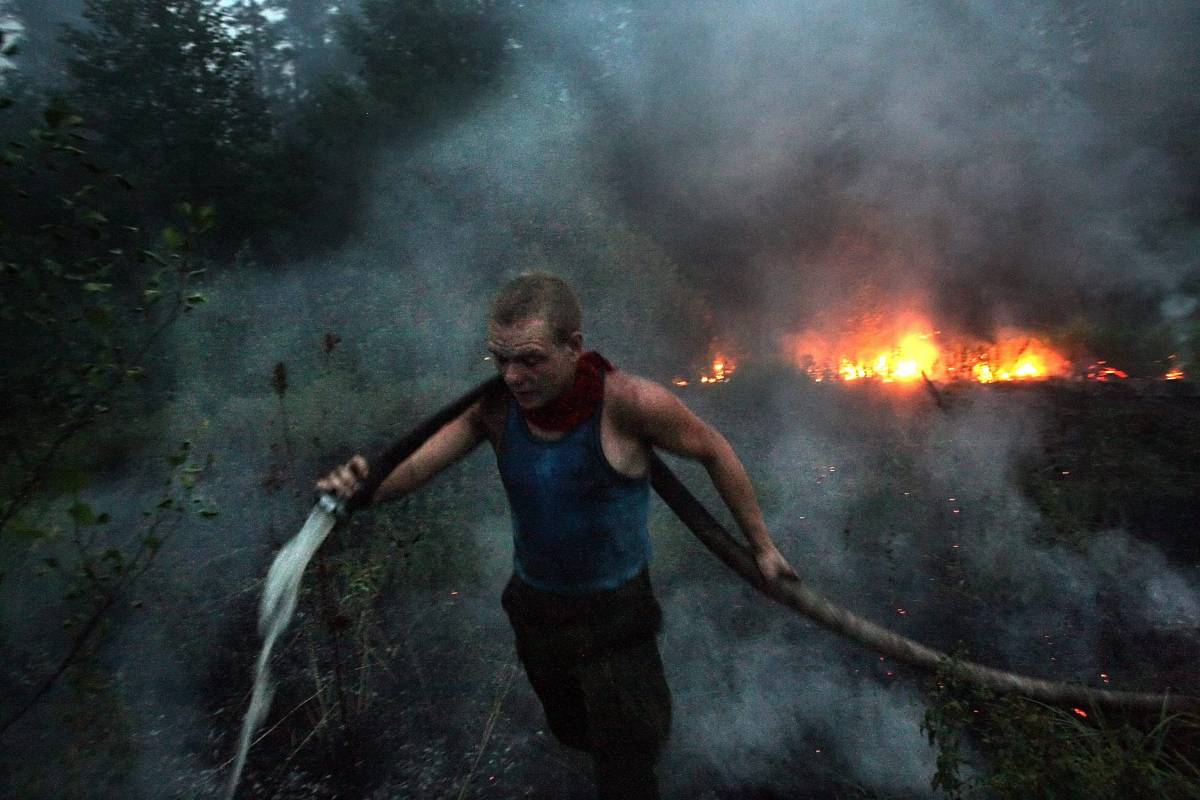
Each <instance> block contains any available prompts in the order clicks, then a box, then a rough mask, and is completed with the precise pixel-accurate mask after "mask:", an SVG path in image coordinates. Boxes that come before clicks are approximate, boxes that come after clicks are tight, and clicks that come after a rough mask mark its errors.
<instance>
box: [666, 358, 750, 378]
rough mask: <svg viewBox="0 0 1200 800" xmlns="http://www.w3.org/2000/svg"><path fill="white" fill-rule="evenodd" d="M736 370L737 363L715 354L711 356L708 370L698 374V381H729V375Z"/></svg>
mask: <svg viewBox="0 0 1200 800" xmlns="http://www.w3.org/2000/svg"><path fill="white" fill-rule="evenodd" d="M736 370H737V363H736V362H735V361H734V360H733V359H732V358H728V357H726V356H724V355H721V354H719V353H718V354H717V355H715V356H713V359H712V366H711V368H710V369H709V371H707V372H704V373H702V374H701V375H700V383H703V384H706V385H707V384H714V383H729V377H730V376H731V375H733V373H734V371H736ZM676 385H679V384H676Z"/></svg>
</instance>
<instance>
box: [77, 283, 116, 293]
mask: <svg viewBox="0 0 1200 800" xmlns="http://www.w3.org/2000/svg"><path fill="white" fill-rule="evenodd" d="M112 287H113V285H112V284H111V283H96V282H94V281H89V282H88V283H85V284H84V285H83V290H84V291H85V292H107V291H108V290H109V289H111V288H112Z"/></svg>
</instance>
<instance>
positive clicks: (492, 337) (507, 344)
mask: <svg viewBox="0 0 1200 800" xmlns="http://www.w3.org/2000/svg"><path fill="white" fill-rule="evenodd" d="M553 344H554V336H553V335H552V334H551V332H550V326H549V325H548V324H547V323H546V321H545V320H543V319H536V318H534V319H526V320H521V321H519V322H517V323H515V324H513V325H501V324H499V323H497V322H495V321H494V320H493V321H491V322H489V323H488V339H487V345H488V348H489V349H492V350H496V351H502V352H511V353H517V352H533V351H543V350H547V349H549V348H550V347H551V346H553Z"/></svg>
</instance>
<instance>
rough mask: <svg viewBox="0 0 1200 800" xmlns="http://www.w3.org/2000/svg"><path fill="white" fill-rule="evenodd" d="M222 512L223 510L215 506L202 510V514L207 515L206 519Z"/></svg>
mask: <svg viewBox="0 0 1200 800" xmlns="http://www.w3.org/2000/svg"><path fill="white" fill-rule="evenodd" d="M220 513H221V512H220V511H218V510H217V509H215V508H203V509H201V510H200V516H202V517H205V518H206V519H212V518H213V517H215V516H217V515H218V514H220Z"/></svg>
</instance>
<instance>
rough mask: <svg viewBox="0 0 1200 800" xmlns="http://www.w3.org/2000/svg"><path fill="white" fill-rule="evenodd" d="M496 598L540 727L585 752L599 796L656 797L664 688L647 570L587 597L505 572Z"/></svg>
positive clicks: (666, 716)
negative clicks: (537, 703)
mask: <svg viewBox="0 0 1200 800" xmlns="http://www.w3.org/2000/svg"><path fill="white" fill-rule="evenodd" d="M501 601H502V603H503V605H504V610H505V611H507V612H508V616H509V621H510V622H511V623H512V626H513V632H514V633H515V634H516V644H517V656H518V657H519V658H520V659H521V663H522V665H524V667H525V672H526V674H527V675H528V676H529V683H530V684H531V685H532V686H533V690H534V691H535V692H536V693H537V696H538V699H540V700H541V702H542V708H543V709H544V710H545V712H546V721H547V723H548V725H549V727H550V731H551V732H552V733H553V734H554V735H555V737H556V738H558V739H559V741H561V742H562V743H563V744H566V745H568V746H570V747H574V748H576V749H579V750H583V751H586V752H588V753H590V754H591V756H592V760H593V763H594V765H595V770H596V788H597V790H598V792H599V797H600V800H657V798H658V797H659V793H658V779H657V777H656V776H655V774H654V768H655V764H656V763H657V761H658V755H659V752H660V751H661V749H662V745H663V743H664V741H665V740H666V738H667V734H668V733H669V732H670V728H671V693H670V690H669V689H668V688H667V682H666V679H665V677H664V676H663V668H662V659H661V658H660V657H659V653H658V643H657V640H656V638H655V637H656V635H657V633H658V631H659V629H660V627H661V625H662V612H661V611H660V609H659V606H658V602H657V601H656V600H655V599H654V595H653V593H652V592H651V590H650V580H649V577H648V576H647V574H646V573H645V572H644V571H643V572H642V573H641V574H640V575H638V576H637V577H636V578H634V579H632V580H631V581H629V582H628V583H626V584H625V585H623V586H621V587H619V588H617V589H615V590H613V591H611V592H596V593H592V594H587V595H555V594H547V593H545V592H539V591H537V590H535V589H533V588H532V587H530V586H528V585H527V584H525V583H524V582H523V581H521V580H520V579H519V578H517V577H516V576H515V575H514V576H513V578H512V580H510V581H509V584H508V586H507V587H506V588H505V590H504V595H503V597H502V598H501Z"/></svg>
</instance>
